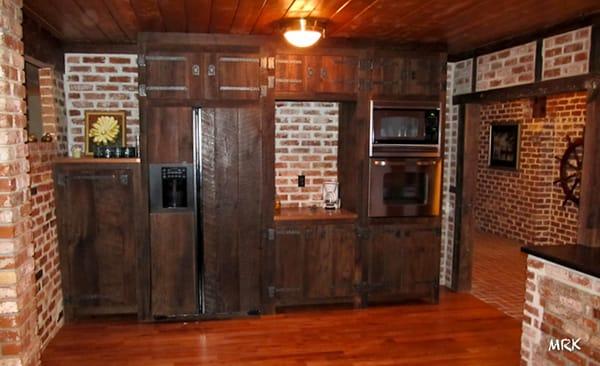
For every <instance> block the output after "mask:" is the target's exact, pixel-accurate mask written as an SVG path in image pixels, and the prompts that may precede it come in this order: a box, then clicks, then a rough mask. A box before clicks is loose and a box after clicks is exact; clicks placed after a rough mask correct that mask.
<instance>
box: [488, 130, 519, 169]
mask: <svg viewBox="0 0 600 366" xmlns="http://www.w3.org/2000/svg"><path fill="white" fill-rule="evenodd" d="M520 145H521V126H520V125H519V124H518V123H516V122H514V123H493V124H492V125H491V126H490V151H489V156H490V158H489V166H490V167H491V168H499V169H513V170H517V169H519V154H520Z"/></svg>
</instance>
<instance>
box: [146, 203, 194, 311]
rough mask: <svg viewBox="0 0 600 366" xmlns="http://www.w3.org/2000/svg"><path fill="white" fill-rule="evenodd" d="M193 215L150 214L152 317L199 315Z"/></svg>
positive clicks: (182, 213) (183, 213)
mask: <svg viewBox="0 0 600 366" xmlns="http://www.w3.org/2000/svg"><path fill="white" fill-rule="evenodd" d="M195 231H196V220H195V217H194V213H193V212H181V213H153V214H150V237H151V247H150V252H151V257H152V315H154V316H155V317H160V316H174V315H187V314H196V313H197V312H198V310H199V308H198V303H199V301H198V288H199V286H198V275H197V273H198V270H197V265H196V245H195V242H196V241H195Z"/></svg>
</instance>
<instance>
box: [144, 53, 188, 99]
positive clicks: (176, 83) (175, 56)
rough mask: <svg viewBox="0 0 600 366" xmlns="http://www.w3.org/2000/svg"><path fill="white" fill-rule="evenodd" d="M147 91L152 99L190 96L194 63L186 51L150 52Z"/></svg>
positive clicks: (147, 59) (147, 62) (146, 61)
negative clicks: (192, 63)
mask: <svg viewBox="0 0 600 366" xmlns="http://www.w3.org/2000/svg"><path fill="white" fill-rule="evenodd" d="M144 62H145V64H146V74H145V76H146V77H145V84H144V88H145V93H146V96H147V97H148V98H150V99H187V98H189V96H190V86H191V85H190V81H191V75H192V65H191V63H190V55H189V54H186V53H165V52H160V53H149V54H147V55H145V56H144Z"/></svg>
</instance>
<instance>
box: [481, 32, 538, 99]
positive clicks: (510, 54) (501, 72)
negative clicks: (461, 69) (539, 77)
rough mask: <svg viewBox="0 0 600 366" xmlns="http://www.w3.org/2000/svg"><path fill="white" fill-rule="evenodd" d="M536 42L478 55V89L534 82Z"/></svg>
mask: <svg viewBox="0 0 600 366" xmlns="http://www.w3.org/2000/svg"><path fill="white" fill-rule="evenodd" d="M534 79H535V42H530V43H527V44H524V45H521V46H516V47H512V48H508V49H505V50H501V51H498V52H494V53H489V54H487V55H483V56H479V57H477V83H476V85H477V91H481V90H489V89H497V88H504V87H507V86H513V85H519V84H528V83H532V82H533V81H534Z"/></svg>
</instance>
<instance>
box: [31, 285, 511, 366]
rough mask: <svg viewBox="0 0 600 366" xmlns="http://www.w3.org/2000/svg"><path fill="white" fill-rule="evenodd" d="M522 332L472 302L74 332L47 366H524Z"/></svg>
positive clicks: (86, 326) (445, 298)
mask: <svg viewBox="0 0 600 366" xmlns="http://www.w3.org/2000/svg"><path fill="white" fill-rule="evenodd" d="M520 336H521V323H520V322H519V321H517V320H515V319H513V318H511V317H509V316H507V315H505V314H503V313H501V312H500V311H498V310H496V309H494V308H493V307H491V306H490V305H487V304H485V303H484V302H482V301H480V300H478V299H476V298H475V297H473V296H471V295H469V294H455V293H450V292H443V293H442V296H441V300H440V304H439V305H428V304H411V305H400V306H387V307H371V308H369V309H364V310H317V311H306V312H301V313H286V314H279V315H274V316H263V317H261V318H247V319H239V320H225V321H205V322H197V323H169V324H136V323H126V322H122V321H121V322H108V323H107V322H90V323H81V324H69V325H66V326H65V327H64V328H63V329H62V330H61V331H60V332H59V334H58V336H57V337H56V338H55V339H54V340H53V341H52V342H51V343H50V345H49V346H48V348H47V349H46V350H45V351H44V353H43V355H42V365H44V366H58V365H60V366H68V365H86V366H96V365H103V366H106V365H128V366H138V365H139V366H141V365H144V366H158V365H160V366H190V365H232V366H235V365H253V366H258V365H261V366H269V365H278V366H279V365H303V366H304V365H306V366H321V365H335V366H337V365H355V366H375V365H478V366H480V365H492V366H494V365H502V366H506V365H518V364H519V348H520Z"/></svg>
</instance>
